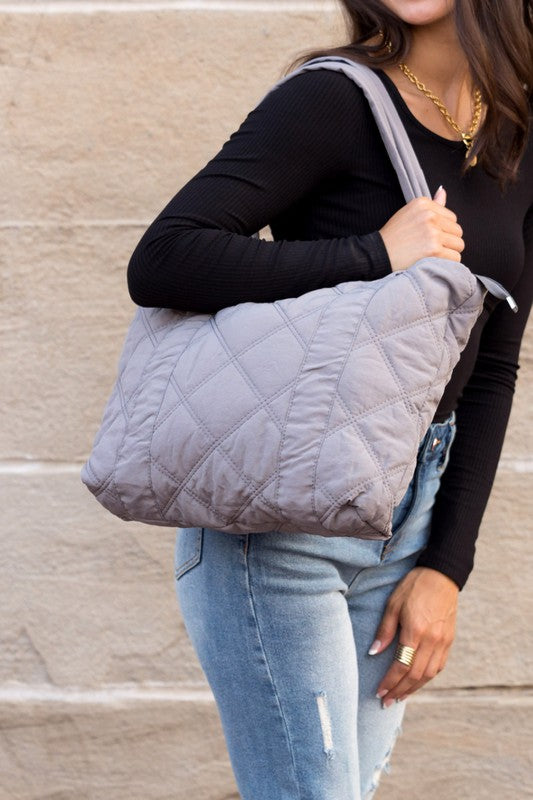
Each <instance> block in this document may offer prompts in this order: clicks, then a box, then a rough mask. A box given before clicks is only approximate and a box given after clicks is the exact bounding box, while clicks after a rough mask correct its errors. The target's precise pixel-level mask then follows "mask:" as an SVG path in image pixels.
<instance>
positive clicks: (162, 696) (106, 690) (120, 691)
mask: <svg viewBox="0 0 533 800" xmlns="http://www.w3.org/2000/svg"><path fill="white" fill-rule="evenodd" d="M495 697H496V699H498V700H499V701H500V702H502V703H508V704H511V705H514V704H515V703H520V704H521V705H528V706H529V705H531V706H532V707H533V686H531V685H526V686H479V687H469V688H461V689H459V688H449V689H425V690H424V691H423V692H419V693H418V692H417V693H415V694H414V695H412V696H411V697H410V698H409V702H410V703H412V702H415V703H442V702H454V701H457V702H464V701H465V700H467V699H468V700H470V701H474V702H476V703H485V702H487V701H493V700H494V699H495ZM128 701H130V702H131V701H134V702H140V701H147V702H165V703H166V702H169V701H172V702H178V703H190V702H196V703H198V702H200V703H214V702H215V700H214V697H213V693H212V692H211V689H210V688H209V687H204V686H198V687H191V686H189V687H186V686H183V687H180V686H175V685H174V686H173V685H171V684H159V685H157V684H152V685H150V684H144V685H143V684H141V685H137V686H136V685H131V684H108V685H106V686H102V687H100V688H98V689H92V688H83V687H79V686H64V687H59V686H50V685H48V684H40V685H39V684H33V685H32V684H27V685H24V684H21V683H17V684H12V685H9V684H4V685H1V686H0V705H1V704H2V703H12V704H15V703H28V702H48V703H70V704H73V705H76V704H77V705H97V704H110V703H120V702H122V703H124V702H128Z"/></svg>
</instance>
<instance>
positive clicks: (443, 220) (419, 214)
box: [379, 186, 465, 272]
mask: <svg viewBox="0 0 533 800" xmlns="http://www.w3.org/2000/svg"><path fill="white" fill-rule="evenodd" d="M445 205H446V191H445V190H444V189H443V188H442V186H439V188H438V189H437V191H436V192H435V197H434V198H433V200H430V199H429V198H428V197H417V198H415V199H414V200H411V202H410V203H407V205H405V206H403V208H400V210H399V211H397V212H396V214H394V215H393V216H392V217H391V218H390V219H389V221H388V222H386V223H385V225H384V226H383V227H382V228H381V229H380V231H379V232H380V234H381V237H382V239H383V242H384V244H385V248H386V250H387V253H388V255H389V260H390V262H391V267H392V270H393V272H394V271H396V270H400V269H407V268H408V267H410V266H411V265H412V264H414V263H415V261H418V260H419V259H420V258H427V257H429V256H437V257H439V258H449V259H451V260H452V261H461V253H462V252H463V250H464V247H465V243H464V241H463V238H462V237H463V229H462V228H461V226H460V225H458V224H457V217H456V215H455V214H454V213H453V211H450V209H448V208H445Z"/></svg>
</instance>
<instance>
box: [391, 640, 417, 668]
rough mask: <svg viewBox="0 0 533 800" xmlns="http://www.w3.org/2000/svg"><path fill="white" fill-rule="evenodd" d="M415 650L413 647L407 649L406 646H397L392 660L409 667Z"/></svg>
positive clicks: (413, 658)
mask: <svg viewBox="0 0 533 800" xmlns="http://www.w3.org/2000/svg"><path fill="white" fill-rule="evenodd" d="M415 654H416V650H415V648H414V647H408V646H407V645H406V644H399V645H398V647H397V648H396V652H395V653H394V660H395V661H399V662H400V664H405V666H406V667H410V666H411V664H412V663H413V661H414V660H415Z"/></svg>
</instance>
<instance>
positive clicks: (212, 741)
mask: <svg viewBox="0 0 533 800" xmlns="http://www.w3.org/2000/svg"><path fill="white" fill-rule="evenodd" d="M115 694H116V693H115ZM135 694H137V698H135ZM139 694H140V693H139V692H137V693H134V699H128V697H127V695H126V696H125V697H124V693H122V697H121V696H120V694H119V696H113V694H112V693H110V696H107V695H106V693H100V695H101V696H102V697H101V699H98V697H96V699H92V698H91V696H88V697H84V696H81V697H80V698H79V700H78V701H76V699H73V700H69V699H68V698H67V699H65V700H61V699H52V700H48V701H46V700H32V699H31V695H30V697H29V699H25V698H24V695H22V698H21V699H19V700H18V701H15V702H4V703H2V705H1V706H0V800H14V798H17V800H36V798H39V800H45V798H46V799H47V800H52V799H53V800H164V799H165V798H167V799H168V800H170V798H172V800H189V798H191V797H192V798H194V800H215V798H216V800H238V797H239V795H238V794H237V791H236V788H235V781H234V779H233V775H232V772H231V767H230V764H229V759H228V757H227V752H226V746H225V742H224V739H223V736H222V732H221V727H220V723H219V721H218V716H217V712H216V708H215V705H214V703H213V702H210V701H209V699H207V700H205V699H202V700H197V701H196V702H195V701H191V700H190V701H183V700H181V701H180V700H176V699H175V698H174V697H173V696H172V694H171V693H169V696H165V695H164V694H163V695H162V697H161V699H159V700H157V699H151V698H152V696H153V692H152V693H149V694H148V696H147V697H146V699H142V698H141V699H139V696H138V695H139ZM59 697H61V696H59Z"/></svg>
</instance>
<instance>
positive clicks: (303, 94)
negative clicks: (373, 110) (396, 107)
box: [258, 67, 368, 120]
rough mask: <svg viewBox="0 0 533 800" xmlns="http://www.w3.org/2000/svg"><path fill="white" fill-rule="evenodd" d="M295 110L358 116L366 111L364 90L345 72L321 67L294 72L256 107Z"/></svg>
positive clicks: (270, 91) (273, 87) (341, 116)
mask: <svg viewBox="0 0 533 800" xmlns="http://www.w3.org/2000/svg"><path fill="white" fill-rule="evenodd" d="M263 105H267V106H268V107H269V108H279V109H280V110H281V111H285V112H290V113H295V111H296V110H299V109H301V108H302V107H306V108H307V109H312V108H317V109H325V110H327V111H328V113H329V114H332V115H335V116H336V117H339V118H342V119H344V120H349V119H353V118H354V116H355V117H357V114H358V113H361V112H365V111H366V108H368V104H367V103H366V100H365V96H364V93H363V90H362V89H361V88H360V87H359V86H358V85H357V84H356V83H355V81H353V80H352V79H351V78H350V77H349V76H348V75H346V74H345V73H344V72H341V71H339V70H334V69H328V68H327V67H322V68H319V69H316V68H315V69H296V70H293V72H291V73H289V74H288V75H285V76H284V77H283V78H281V79H280V80H279V81H277V82H276V83H275V84H273V85H272V86H271V87H270V89H268V91H267V93H266V94H265V95H264V96H263V99H262V100H261V102H260V103H259V104H258V106H263Z"/></svg>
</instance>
